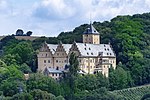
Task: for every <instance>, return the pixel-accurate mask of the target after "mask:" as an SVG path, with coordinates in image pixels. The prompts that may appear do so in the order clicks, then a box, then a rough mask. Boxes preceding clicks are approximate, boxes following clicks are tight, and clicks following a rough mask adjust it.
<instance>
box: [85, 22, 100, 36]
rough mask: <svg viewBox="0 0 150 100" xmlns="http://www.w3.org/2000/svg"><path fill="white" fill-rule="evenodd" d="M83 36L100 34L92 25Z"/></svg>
mask: <svg viewBox="0 0 150 100" xmlns="http://www.w3.org/2000/svg"><path fill="white" fill-rule="evenodd" d="M83 34H99V33H98V31H97V30H96V29H95V28H94V27H93V25H92V24H91V23H90V25H89V27H88V28H87V29H86V30H85V31H84V32H83Z"/></svg>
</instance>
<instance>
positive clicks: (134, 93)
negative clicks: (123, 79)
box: [113, 85, 150, 100]
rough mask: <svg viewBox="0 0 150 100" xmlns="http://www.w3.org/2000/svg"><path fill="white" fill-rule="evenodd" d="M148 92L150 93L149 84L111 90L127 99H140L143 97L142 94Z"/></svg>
mask: <svg viewBox="0 0 150 100" xmlns="http://www.w3.org/2000/svg"><path fill="white" fill-rule="evenodd" d="M149 93H150V86H149V85H146V86H140V87H133V88H128V89H123V90H116V91H113V94H115V95H121V96H123V97H125V98H126V99H127V100H140V99H142V97H143V98H144V95H146V94H149Z"/></svg>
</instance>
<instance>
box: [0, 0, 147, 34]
mask: <svg viewBox="0 0 150 100" xmlns="http://www.w3.org/2000/svg"><path fill="white" fill-rule="evenodd" d="M149 11H150V0H20V1H19V0H18V1H17V0H0V19H1V23H2V24H1V25H0V33H7V34H9V33H13V32H15V31H16V30H17V29H18V28H22V29H23V30H24V31H25V32H26V31H27V30H31V31H33V35H46V36H57V35H58V34H59V33H60V32H62V31H69V30H72V29H73V28H75V27H76V26H79V25H81V24H84V23H89V22H90V15H91V19H92V21H106V20H110V19H112V18H113V17H115V16H117V15H128V14H129V15H132V14H137V13H145V12H149Z"/></svg>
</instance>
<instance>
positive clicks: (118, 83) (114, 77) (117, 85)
mask: <svg viewBox="0 0 150 100" xmlns="http://www.w3.org/2000/svg"><path fill="white" fill-rule="evenodd" d="M129 84H130V85H132V79H131V76H130V75H129V73H127V72H126V71H125V70H124V69H123V68H121V67H120V66H117V69H115V70H113V71H111V72H110V73H109V85H110V89H111V90H118V89H123V88H127V87H128V86H130V85H129Z"/></svg>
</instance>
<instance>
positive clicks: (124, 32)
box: [33, 13, 150, 89]
mask: <svg viewBox="0 0 150 100" xmlns="http://www.w3.org/2000/svg"><path fill="white" fill-rule="evenodd" d="M93 26H94V27H95V28H96V29H97V30H98V32H99V33H100V36H101V43H109V42H110V44H111V45H112V47H113V49H114V51H115V53H116V58H117V65H119V66H121V67H122V68H123V69H124V70H126V71H127V72H128V74H129V75H128V76H131V80H132V82H131V83H129V84H128V85H129V86H130V87H132V86H134V85H137V86H138V85H143V84H149V83H150V76H149V74H150V52H149V51H150V13H144V14H135V15H133V16H130V15H126V16H117V17H115V18H113V19H111V20H110V21H104V22H93ZM87 27H88V24H83V25H80V26H79V27H76V28H75V29H74V30H73V31H70V32H61V33H60V34H59V35H58V37H49V38H46V37H42V38H39V39H36V40H34V41H33V47H34V48H35V49H38V48H39V47H40V44H41V43H43V42H44V41H46V42H47V43H52V44H57V43H59V41H62V43H73V41H74V40H75V41H76V42H82V33H83V32H84V30H85V29H86V28H87ZM114 83H115V82H114ZM114 89H117V88H116V87H114Z"/></svg>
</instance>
